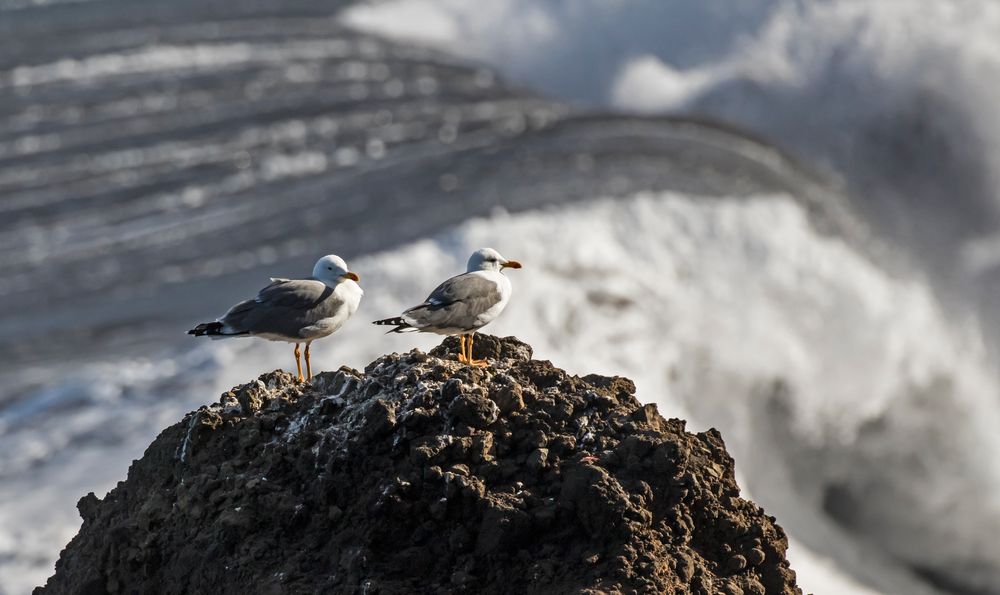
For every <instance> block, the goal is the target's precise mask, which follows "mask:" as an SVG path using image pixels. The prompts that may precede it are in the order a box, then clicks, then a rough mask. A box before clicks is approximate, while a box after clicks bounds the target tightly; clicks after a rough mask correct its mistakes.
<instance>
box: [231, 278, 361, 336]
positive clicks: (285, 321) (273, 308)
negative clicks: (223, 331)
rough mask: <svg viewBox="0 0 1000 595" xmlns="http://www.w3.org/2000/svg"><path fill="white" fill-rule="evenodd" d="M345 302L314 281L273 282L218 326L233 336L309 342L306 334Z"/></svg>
mask: <svg viewBox="0 0 1000 595" xmlns="http://www.w3.org/2000/svg"><path fill="white" fill-rule="evenodd" d="M343 306H344V299H343V298H342V297H341V296H339V295H338V294H337V293H335V292H334V290H333V288H332V287H329V286H327V285H326V284H325V283H323V282H322V281H317V280H315V279H275V280H274V281H273V282H272V283H271V284H270V285H268V286H267V287H265V288H264V289H261V290H260V293H258V294H257V297H256V298H254V299H252V300H246V301H244V302H240V303H238V304H236V305H235V306H233V307H232V308H230V309H229V311H228V312H226V315H225V316H223V317H222V318H221V319H220V320H219V322H221V323H222V324H224V325H225V326H226V327H229V328H230V329H232V330H233V331H235V332H241V333H250V334H251V335H262V336H265V337H274V338H283V339H311V338H314V337H311V336H308V335H309V332H308V330H307V331H306V332H305V334H303V331H304V329H307V328H308V327H310V326H312V325H314V324H315V323H317V322H318V321H320V320H323V319H326V318H332V317H334V316H335V315H336V314H337V313H338V312H339V311H340V310H341V308H342V307H343Z"/></svg>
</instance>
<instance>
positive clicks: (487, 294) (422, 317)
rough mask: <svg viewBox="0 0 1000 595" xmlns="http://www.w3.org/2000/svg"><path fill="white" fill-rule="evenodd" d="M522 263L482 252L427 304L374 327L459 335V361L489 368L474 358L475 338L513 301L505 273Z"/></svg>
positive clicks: (491, 249)
mask: <svg viewBox="0 0 1000 595" xmlns="http://www.w3.org/2000/svg"><path fill="white" fill-rule="evenodd" d="M519 268H521V263H519V262H517V261H516V260H507V259H506V258H504V257H503V256H500V253H499V252H497V251H496V250H494V249H493V248H480V249H479V250H476V251H475V252H474V253H473V254H472V256H470V257H469V264H468V266H467V268H466V272H465V273H464V274H462V275H456V276H454V277H452V278H451V279H448V280H447V281H445V282H444V283H442V284H441V285H438V286H437V289H435V290H434V291H432V292H431V294H430V295H429V296H427V299H426V300H424V303H422V304H420V305H419V306H414V307H412V308H410V309H408V310H406V311H404V312H403V315H402V316H398V317H396V318H386V319H384V320H376V321H375V322H373V323H372V324H381V325H394V326H395V327H396V328H394V329H392V330H390V331H388V332H390V333H402V332H408V331H420V332H425V333H437V334H439V335H459V340H460V341H461V348H462V352H461V353H460V354H459V356H458V361H460V362H462V363H463V364H468V365H470V366H486V365H488V362H487V361H486V360H477V359H473V358H472V338H473V335H475V333H476V331H477V330H479V329H480V328H482V327H484V326H486V325H487V324H489V323H491V322H493V319H495V318H496V317H497V316H499V315H500V312H503V309H504V308H505V307H506V306H507V302H508V301H509V300H510V294H511V287H510V280H509V279H507V276H506V275H504V274H503V273H501V272H500V271H502V270H503V269H519Z"/></svg>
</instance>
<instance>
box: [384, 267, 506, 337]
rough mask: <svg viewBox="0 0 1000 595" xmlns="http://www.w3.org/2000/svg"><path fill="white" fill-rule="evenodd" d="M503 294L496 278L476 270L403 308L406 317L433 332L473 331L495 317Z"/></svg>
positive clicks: (439, 286) (404, 318)
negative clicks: (493, 311)
mask: <svg viewBox="0 0 1000 595" xmlns="http://www.w3.org/2000/svg"><path fill="white" fill-rule="evenodd" d="M497 275H499V273H497ZM503 297H504V296H503V293H502V290H501V288H500V286H499V284H498V283H497V282H496V281H493V280H491V279H489V278H486V277H484V276H482V275H479V274H476V273H465V274H462V275H457V276H455V277H452V278H451V279H448V280H447V281H445V282H444V283H442V284H441V285H438V286H437V288H436V289H435V290H434V291H432V292H431V294H430V295H429V296H427V299H426V300H425V301H424V303H422V304H420V305H419V306H415V307H413V308H410V309H409V310H406V311H405V312H403V320H405V321H406V322H407V323H408V324H410V325H411V326H413V327H415V328H417V329H420V330H424V331H429V332H436V333H441V334H454V333H459V332H470V331H474V330H476V329H478V328H480V327H481V326H483V325H485V324H487V323H488V322H490V321H491V320H492V319H493V317H492V316H490V312H491V309H493V308H494V307H495V306H497V305H498V304H500V303H501V302H502V301H503ZM493 316H495V314H494V315H493Z"/></svg>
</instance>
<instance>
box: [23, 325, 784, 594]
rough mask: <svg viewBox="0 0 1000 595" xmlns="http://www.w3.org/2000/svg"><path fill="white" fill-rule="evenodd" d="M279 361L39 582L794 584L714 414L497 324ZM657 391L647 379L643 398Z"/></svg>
mask: <svg viewBox="0 0 1000 595" xmlns="http://www.w3.org/2000/svg"><path fill="white" fill-rule="evenodd" d="M457 348H458V342H457V340H454V339H447V340H446V341H445V342H444V343H443V344H442V345H441V346H440V347H437V348H435V349H434V350H432V351H431V352H430V354H425V353H422V352H420V351H411V352H409V353H405V354H402V355H397V354H392V355H386V356H384V357H381V358H379V359H377V360H376V361H374V362H372V363H371V364H370V365H369V366H368V367H367V368H366V369H365V372H364V373H360V372H357V371H355V370H352V369H349V368H341V369H340V370H339V371H337V372H326V373H322V374H319V375H318V376H317V377H316V378H315V379H314V380H313V382H312V383H311V384H297V383H296V382H294V381H293V379H292V376H291V375H289V374H287V373H285V372H280V371H279V372H271V373H269V374H264V375H263V376H261V377H260V378H259V379H258V380H255V381H253V382H251V383H249V384H245V385H243V386H240V387H236V388H234V389H233V390H231V391H229V392H227V393H225V394H224V395H222V398H221V400H220V402H219V403H216V404H213V405H211V406H207V407H202V408H201V409H199V410H198V411H195V412H192V413H190V414H188V415H187V416H186V417H185V418H184V419H183V420H182V421H180V422H179V423H177V424H175V425H173V426H171V427H169V428H167V429H166V430H164V431H163V433H161V434H160V436H159V437H158V438H157V439H156V440H155V441H154V442H153V443H152V444H151V445H150V446H149V448H148V449H147V450H146V452H145V454H144V455H143V457H142V458H141V459H139V460H138V461H135V462H134V463H133V464H132V466H131V468H130V469H129V473H128V479H126V480H125V481H123V482H120V483H119V484H118V486H117V487H116V488H115V489H113V490H112V491H111V492H110V493H108V495H107V496H105V498H104V499H103V500H100V499H98V498H97V497H95V496H94V494H88V495H87V496H85V497H84V498H82V499H81V500H80V503H79V509H80V514H81V515H82V516H83V519H84V522H83V527H82V528H81V529H80V533H79V534H78V535H77V536H76V537H75V538H74V539H73V540H72V541H71V542H70V544H69V545H68V546H67V547H66V549H65V550H64V551H63V552H62V556H61V558H60V559H59V562H58V563H57V564H56V573H55V575H54V576H53V577H52V578H50V579H49V581H48V583H47V584H46V585H45V587H40V588H39V589H36V591H35V592H36V593H83V594H103V593H178V594H179V593H234V594H235V593H240V594H243V593H310V594H311V593H366V594H376V593H380V594H389V593H546V594H548V593H712V594H714V593H728V594H734V595H736V594H741V593H747V594H751V593H753V594H761V593H800V590H799V589H798V588H797V587H796V584H795V573H794V572H793V571H791V570H790V569H789V567H788V562H787V561H786V559H785V550H786V548H787V545H788V543H787V540H786V538H785V535H784V532H783V531H782V530H781V528H780V527H778V526H777V525H776V524H775V520H774V518H773V517H769V516H767V514H765V512H764V511H763V510H762V509H761V508H760V507H758V506H756V505H755V504H753V503H752V502H749V501H747V500H744V499H742V498H740V496H739V487H738V486H737V485H736V481H735V479H734V475H733V460H732V459H731V458H730V457H729V455H728V454H727V453H726V450H725V446H724V444H723V441H722V437H721V436H720V435H719V434H718V432H716V431H715V430H709V431H708V432H703V433H700V434H690V433H688V432H686V431H685V430H684V422H683V421H680V420H676V419H672V420H666V419H664V418H663V417H661V416H660V414H659V413H658V412H657V410H656V407H655V406H654V405H645V406H643V405H641V404H640V403H639V401H638V400H637V399H636V398H635V396H634V392H635V386H634V385H633V383H632V382H631V381H630V380H628V379H625V378H619V377H613V378H607V377H603V376H594V375H591V376H585V377H583V378H580V377H576V376H571V375H568V374H566V373H565V372H564V371H562V370H560V369H558V368H555V367H553V366H552V364H551V363H549V362H547V361H537V360H532V359H531V348H530V347H529V346H528V345H525V344H524V343H521V342H520V341H518V340H516V339H514V338H511V337H508V338H504V339H498V338H495V337H489V336H480V337H479V338H478V339H477V341H476V354H475V355H476V357H480V358H481V357H487V358H489V359H490V360H492V361H493V362H494V365H493V366H492V367H490V368H468V367H466V366H463V365H461V364H459V363H458V362H457V361H454V355H455V354H456V353H457ZM649 397H650V396H649V395H647V399H648V398H649Z"/></svg>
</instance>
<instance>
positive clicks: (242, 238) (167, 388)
mask: <svg viewBox="0 0 1000 595" xmlns="http://www.w3.org/2000/svg"><path fill="white" fill-rule="evenodd" d="M997 97H1000V3H997V2H995V1H994V0H921V1H920V2H917V1H915V0H909V1H908V0H891V1H890V0H887V1H880V2H866V1H857V0H827V1H817V2H798V1H793V0H671V1H669V2H667V1H664V0H492V1H491V2H489V3H483V2H476V1H474V0H386V1H369V2H351V1H349V0H339V1H338V0H324V1H320V0H285V1H283V2H280V3H278V2H264V1H263V0H239V1H235V0H226V1H222V0H158V1H145V2H143V1H140V0H69V1H60V0H54V1H45V0H0V362H2V365H0V593H3V594H20V593H27V592H30V590H31V588H32V587H33V586H35V585H37V584H41V583H42V582H44V580H45V578H46V577H47V576H49V575H50V574H51V573H52V572H53V563H54V561H55V559H56V557H57V555H58V552H59V550H60V549H61V548H62V546H63V545H65V543H66V542H67V541H68V540H69V539H70V538H71V537H72V536H73V535H74V534H75V532H76V530H77V528H78V527H79V524H80V519H79V516H78V514H77V512H76V509H75V503H76V501H77V499H78V498H79V497H81V496H83V495H84V494H86V493H87V492H90V491H93V492H96V493H97V494H98V496H103V494H104V493H105V492H106V491H107V490H108V489H109V488H111V487H112V486H113V485H114V484H115V482H116V481H118V480H119V479H122V478H124V476H125V472H126V470H127V467H128V465H129V463H130V461H131V460H132V459H134V458H137V457H139V456H140V455H141V454H142V451H143V449H144V448H145V446H146V445H147V444H148V443H149V442H150V441H151V440H152V438H153V437H155V435H156V434H157V433H158V432H159V431H160V430H161V429H162V428H164V427H166V426H167V425H169V424H172V423H174V422H176V421H177V420H179V419H180V418H181V417H182V416H183V414H184V413H185V412H187V411H189V410H191V409H194V408H196V407H198V406H199V405H202V404H205V403H208V402H210V401H212V400H214V399H215V398H217V396H218V394H219V393H221V392H223V391H224V390H227V389H228V388H229V387H230V386H232V385H234V384H237V383H242V382H245V381H248V380H250V379H251V378H254V377H256V376H257V375H258V374H260V373H263V372H266V371H269V370H271V369H274V368H275V367H278V366H282V367H286V368H287V367H288V364H289V363H290V362H291V359H292V358H291V353H290V351H291V350H290V349H288V348H287V346H285V345H284V344H269V343H265V342H257V341H228V342H211V343H210V342H207V341H206V342H201V341H195V340H193V339H191V338H190V337H188V336H186V335H185V334H184V331H186V330H187V329H188V328H191V326H192V325H193V324H195V323H197V322H202V321H204V320H208V319H211V318H214V317H215V316H217V315H219V314H221V313H222V312H223V311H224V310H225V308H226V307H227V306H228V305H230V304H231V303H233V302H235V301H236V300H238V299H242V298H244V297H247V296H249V295H251V294H252V292H253V291H255V290H256V289H257V288H259V287H260V286H261V285H262V283H264V282H266V280H267V278H268V277H270V276H305V275H307V274H308V273H309V271H310V270H311V266H312V263H313V262H314V261H315V259H316V258H317V257H318V256H320V255H322V254H327V253H331V252H332V253H337V254H340V255H341V256H344V257H345V258H346V259H347V260H348V262H349V263H350V265H351V268H352V270H355V271H358V272H359V273H360V274H361V277H362V286H363V287H364V288H365V290H366V296H365V301H364V302H363V303H362V306H361V310H360V311H359V312H358V314H357V316H356V317H355V319H354V320H352V321H351V322H350V323H348V325H347V326H346V327H345V328H344V329H343V330H342V331H340V332H338V333H337V334H336V335H334V336H333V337H331V338H330V339H327V340H324V341H322V342H319V343H317V344H316V345H315V346H314V349H313V354H314V355H313V360H314V364H316V367H317V368H319V369H336V368H337V367H339V366H340V365H342V364H348V365H352V366H355V367H359V368H360V367H363V366H364V365H365V364H366V363H367V362H368V361H370V360H371V359H373V358H374V357H375V356H377V355H379V354H382V353H385V352H387V351H405V350H408V349H410V348H412V347H421V348H428V347H430V346H432V345H434V344H436V343H437V342H438V338H437V337H424V336H416V337H415V336H412V335H409V336H404V337H398V336H389V337H387V336H384V335H383V334H382V332H381V331H380V330H379V329H377V328H375V327H372V326H370V325H368V324H367V322H368V321H370V320H373V319H376V318H381V317H384V316H389V315H394V314H397V313H398V311H399V310H400V309H401V308H402V307H404V306H406V305H410V304H411V303H412V302H414V301H416V300H419V299H421V298H423V297H424V296H425V295H426V293H427V292H429V290H430V289H432V288H433V287H434V285H435V284H436V283H437V282H438V281H440V280H441V279H442V278H444V277H446V276H448V275H451V274H454V273H456V272H458V271H460V270H461V269H462V267H463V266H464V262H465V259H466V258H467V256H468V254H469V253H470V252H471V251H472V250H473V249H475V248H478V247H480V246H487V245H488V246H492V247H495V248H497V249H499V250H500V251H501V252H502V253H503V254H504V255H505V256H507V257H509V258H514V259H518V260H520V261H521V262H523V263H524V265H525V268H524V269H523V270H521V271H516V272H514V273H511V275H510V276H511V279H512V282H513V285H514V291H515V295H514V298H513V300H512V302H511V305H510V306H509V308H508V310H507V312H506V313H505V314H504V316H503V317H501V318H500V320H498V321H497V322H496V323H495V324H494V325H492V327H491V328H489V329H487V331H488V332H491V333H493V334H501V335H502V334H514V335H517V336H518V337H520V338H521V339H523V340H525V341H527V342H529V343H531V344H532V345H533V346H534V347H535V353H536V356H537V357H540V358H544V359H551V360H552V361H553V362H554V363H555V364H556V365H558V366H561V367H564V368H566V369H567V370H569V371H571V372H574V373H580V374H586V373H591V372H597V373H606V374H622V375H627V376H629V377H631V378H633V379H634V380H635V381H636V384H637V385H638V388H639V395H640V397H642V398H644V399H646V400H647V401H655V402H656V403H657V404H658V405H659V408H660V411H661V412H662V413H663V414H664V415H666V416H668V417H672V416H676V417H682V418H686V419H688V420H689V427H691V428H693V429H697V430H701V429H705V428H708V427H713V426H714V427H717V428H719V429H720V431H721V432H722V434H723V436H724V437H725V440H726V443H727V445H728V447H729V449H730V451H731V453H732V454H733V456H734V457H735V459H736V464H737V472H738V478H739V481H740V483H741V485H742V486H743V487H744V489H745V491H746V493H747V495H749V496H750V497H751V498H753V499H754V500H756V501H757V502H759V503H760V504H761V505H763V506H764V508H765V509H766V510H767V511H768V513H769V514H773V515H775V516H776V517H777V518H778V521H779V523H780V524H781V525H782V526H783V527H784V528H785V529H786V531H787V532H788V534H789V536H790V538H791V541H792V548H791V550H790V554H789V556H790V559H791V561H792V566H793V568H794V569H795V570H796V571H797V572H798V575H799V579H800V584H801V586H802V587H803V589H804V590H805V591H807V592H814V593H817V594H827V593H832V594H850V593H906V594H919V593H1000V540H998V539H997V537H996V536H997V535H998V534H1000V457H998V456H997V455H998V453H1000V431H998V428H1000V381H998V378H1000V377H998V374H997V363H998V357H997V356H998V350H997V346H998V339H1000V316H998V312H1000V309H998V306H1000V268H998V265H1000V112H998V111H997V108H996V106H997V103H996V102H997Z"/></svg>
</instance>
